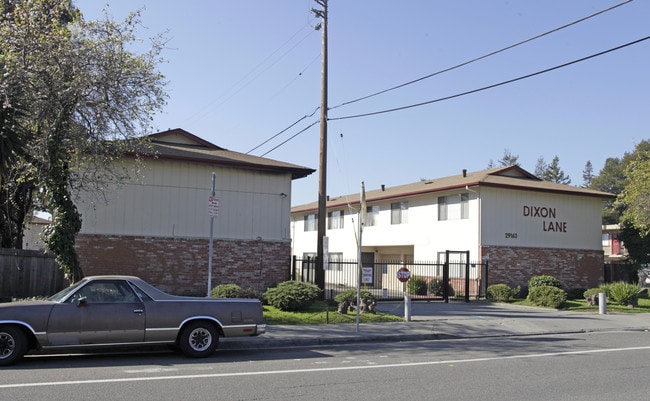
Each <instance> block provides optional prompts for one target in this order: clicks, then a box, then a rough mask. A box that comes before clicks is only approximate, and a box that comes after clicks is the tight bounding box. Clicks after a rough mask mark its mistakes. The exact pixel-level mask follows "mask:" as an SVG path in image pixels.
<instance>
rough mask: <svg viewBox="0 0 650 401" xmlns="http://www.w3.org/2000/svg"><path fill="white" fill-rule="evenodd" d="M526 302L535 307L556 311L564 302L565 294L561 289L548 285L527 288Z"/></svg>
mask: <svg viewBox="0 0 650 401" xmlns="http://www.w3.org/2000/svg"><path fill="white" fill-rule="evenodd" d="M528 301H530V302H531V303H533V304H535V305H537V306H544V307H547V308H555V309H558V308H559V307H561V306H562V304H564V302H566V293H565V292H564V290H562V289H561V288H557V287H555V286H550V285H543V286H538V287H529V290H528Z"/></svg>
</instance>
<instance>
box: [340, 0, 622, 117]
mask: <svg viewBox="0 0 650 401" xmlns="http://www.w3.org/2000/svg"><path fill="white" fill-rule="evenodd" d="M632 1H633V0H627V1H624V2H622V3H619V4H616V5H614V6H611V7H609V8H607V9H604V10H602V11H598V12H596V13H594V14H591V15H589V16H586V17H583V18H580V19H578V20H575V21H573V22H570V23H568V24H565V25H562V26H560V27H558V28H555V29H552V30H550V31H547V32H544V33H542V34H539V35H536V36H533V37H532V38H529V39H526V40H523V41H521V42H517V43H515V44H512V45H510V46H506V47H504V48H502V49H499V50H496V51H493V52H491V53H488V54H486V55H483V56H480V57H476V58H473V59H471V60H469V61H465V62H463V63H460V64H457V65H455V66H453V67H449V68H445V69H444V70H440V71H437V72H434V73H432V74H429V75H425V76H423V77H421V78H417V79H414V80H412V81H408V82H405V83H403V84H400V85H396V86H393V87H391V88H388V89H384V90H381V91H379V92H375V93H372V94H370V95H367V96H363V97H360V98H358V99H354V100H350V101H347V102H344V103H341V104H339V105H337V106H334V107H330V108H329V110H333V109H336V108H339V107H341V106H347V105H349V104H352V103H357V102H360V101H362V100H366V99H369V98H371V97H374V96H378V95H381V94H384V93H386V92H390V91H393V90H395V89H400V88H403V87H405V86H408V85H412V84H414V83H417V82H420V81H423V80H425V79H428V78H431V77H434V76H436V75H440V74H443V73H445V72H449V71H452V70H455V69H458V68H460V67H464V66H466V65H468V64H471V63H474V62H476V61H479V60H483V59H485V58H488V57H491V56H494V55H495V54H499V53H502V52H504V51H506V50H510V49H512V48H514V47H517V46H520V45H523V44H525V43H528V42H531V41H533V40H536V39H539V38H541V37H544V36H546V35H550V34H551V33H555V32H557V31H560V30H562V29H565V28H568V27H570V26H572V25H576V24H578V23H580V22H583V21H586V20H588V19H590V18H593V17H596V16H598V15H600V14H603V13H606V12H608V11H611V10H613V9H615V8H618V7H620V6H622V5H625V4H627V3H630V2H632Z"/></svg>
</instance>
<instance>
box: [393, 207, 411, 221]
mask: <svg viewBox="0 0 650 401" xmlns="http://www.w3.org/2000/svg"><path fill="white" fill-rule="evenodd" d="M408 210H409V203H408V202H396V203H391V204H390V224H406V223H408Z"/></svg>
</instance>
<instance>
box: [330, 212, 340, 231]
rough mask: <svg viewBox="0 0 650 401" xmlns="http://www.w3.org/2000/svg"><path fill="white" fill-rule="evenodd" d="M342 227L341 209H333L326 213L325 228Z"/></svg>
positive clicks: (335, 228) (334, 228)
mask: <svg viewBox="0 0 650 401" xmlns="http://www.w3.org/2000/svg"><path fill="white" fill-rule="evenodd" d="M340 228H343V210H335V211H333V212H329V213H328V214H327V229H328V230H338V229H340Z"/></svg>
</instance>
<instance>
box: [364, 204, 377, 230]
mask: <svg viewBox="0 0 650 401" xmlns="http://www.w3.org/2000/svg"><path fill="white" fill-rule="evenodd" d="M378 218H379V206H368V207H367V208H366V226H376V225H377V221H378V220H377V219H378Z"/></svg>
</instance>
